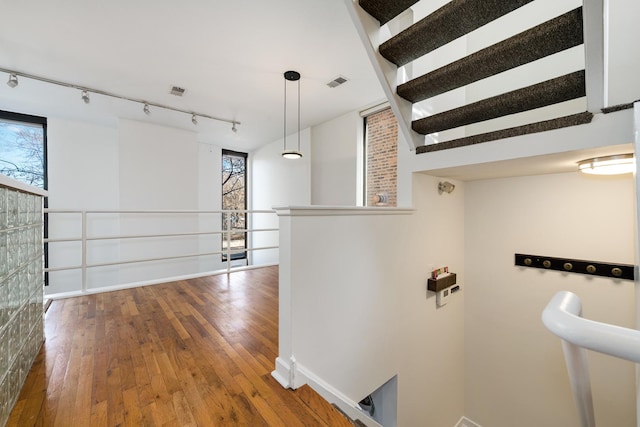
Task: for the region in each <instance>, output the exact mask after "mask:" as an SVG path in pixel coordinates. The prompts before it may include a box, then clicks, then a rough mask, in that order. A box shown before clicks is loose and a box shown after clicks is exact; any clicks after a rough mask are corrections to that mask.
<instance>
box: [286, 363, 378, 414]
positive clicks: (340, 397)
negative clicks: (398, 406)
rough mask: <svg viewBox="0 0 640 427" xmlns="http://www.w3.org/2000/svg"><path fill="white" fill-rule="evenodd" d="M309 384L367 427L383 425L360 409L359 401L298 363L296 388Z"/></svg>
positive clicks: (323, 396)
mask: <svg viewBox="0 0 640 427" xmlns="http://www.w3.org/2000/svg"><path fill="white" fill-rule="evenodd" d="M305 384H308V385H309V387H311V388H312V389H313V390H315V391H316V393H318V394H319V395H320V396H322V398H324V399H325V400H326V401H327V402H329V403H333V404H335V405H336V406H338V407H339V408H340V410H341V411H342V412H344V413H345V414H347V416H348V417H350V418H351V419H353V420H356V419H360V420H362V421H363V422H364V423H365V424H366V425H367V427H383V426H382V425H381V424H379V423H378V422H376V421H375V420H374V419H372V418H371V417H369V416H368V415H367V414H366V413H365V412H363V411H362V410H360V409H358V403H357V402H355V401H353V400H351V399H350V398H349V397H347V396H346V395H344V394H343V393H342V392H340V391H339V390H337V389H335V388H334V387H333V386H331V385H330V384H328V383H327V382H325V381H324V380H322V379H320V378H319V377H318V376H316V375H315V374H314V373H312V372H311V371H309V370H308V369H306V368H305V367H304V366H301V365H300V364H298V366H297V367H296V374H295V388H298V387H302V386H303V385H305Z"/></svg>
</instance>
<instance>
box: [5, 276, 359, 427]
mask: <svg viewBox="0 0 640 427" xmlns="http://www.w3.org/2000/svg"><path fill="white" fill-rule="evenodd" d="M277 275H278V270H277V268H276V267H269V268H262V269H257V270H249V271H243V272H236V273H232V274H230V275H220V276H211V277H207V278H200V279H192V280H187V281H179V282H173V283H167V284H162V285H155V286H147V287H142V288H135V289H129V290H123V291H116V292H109V293H103V294H97V295H87V296H83V297H77V298H69V299H64V300H57V301H53V303H52V304H51V307H50V308H49V310H48V312H47V315H46V318H45V319H46V320H45V332H46V341H45V344H44V345H43V347H42V349H41V351H40V354H39V355H38V357H37V358H36V361H35V363H34V365H33V367H32V368H31V371H30V372H29V375H28V377H27V380H26V382H25V385H24V387H23V389H22V392H21V394H20V397H19V398H18V401H17V403H16V405H15V406H14V409H13V411H12V413H11V417H10V419H9V422H8V424H7V425H8V426H20V427H26V426H64V427H69V426H82V427H84V426H235V425H243V426H287V427H289V426H351V425H352V424H351V423H350V422H349V421H348V420H347V419H346V418H344V417H343V416H342V415H341V414H340V413H339V412H338V411H336V410H335V409H334V408H333V407H332V406H331V405H329V404H328V403H327V402H326V401H324V400H322V399H321V398H320V397H319V396H318V395H317V394H316V393H315V392H314V391H313V390H311V389H310V388H308V387H306V386H305V387H302V388H300V389H298V390H296V391H295V392H294V391H291V390H285V389H283V388H282V387H281V386H280V385H279V384H278V383H277V382H276V381H275V380H274V379H273V378H272V377H271V375H270V372H271V371H272V370H273V367H274V360H275V358H276V355H277V351H278V295H277V292H278V287H277V283H278V277H277Z"/></svg>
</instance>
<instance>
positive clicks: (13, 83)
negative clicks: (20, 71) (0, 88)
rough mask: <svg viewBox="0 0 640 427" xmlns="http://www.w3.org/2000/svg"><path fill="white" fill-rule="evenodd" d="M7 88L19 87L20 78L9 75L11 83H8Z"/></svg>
mask: <svg viewBox="0 0 640 427" xmlns="http://www.w3.org/2000/svg"><path fill="white" fill-rule="evenodd" d="M7 86H9V87H16V86H18V76H16V75H15V74H9V81H7Z"/></svg>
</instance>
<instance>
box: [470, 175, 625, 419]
mask: <svg viewBox="0 0 640 427" xmlns="http://www.w3.org/2000/svg"><path fill="white" fill-rule="evenodd" d="M465 194H466V196H465V220H464V223H465V277H466V285H467V286H466V295H465V324H464V329H465V365H464V366H465V372H466V381H465V415H466V416H467V417H469V418H470V419H472V420H474V421H475V422H477V423H479V424H480V425H482V426H488V427H507V426H512V425H516V424H517V425H518V426H521V427H529V426H530V427H539V426H570V425H578V419H577V414H576V410H575V406H574V403H573V397H572V394H571V390H570V387H569V381H568V377H567V373H566V367H565V362H564V357H563V353H562V348H561V344H560V340H559V339H558V338H557V337H555V336H554V335H553V334H552V333H551V332H549V331H547V330H546V328H545V327H544V325H543V324H542V321H541V317H540V316H541V313H542V310H543V309H544V307H545V306H546V304H547V303H548V302H549V300H550V299H551V297H552V296H553V295H554V294H555V293H556V292H558V291H560V290H569V291H572V292H574V293H576V294H577V295H578V296H580V298H581V299H582V302H583V315H584V317H585V318H588V319H593V320H596V321H601V322H606V323H611V324H615V325H619V326H624V327H631V328H633V327H634V319H635V307H634V301H635V297H634V285H633V282H630V281H623V280H613V279H609V278H601V277H591V276H584V275H580V274H569V273H562V272H555V271H542V270H538V269H527V268H524V267H516V266H514V254H515V253H528V254H533V255H543V256H544V255H548V256H555V257H568V258H576V259H586V260H594V261H609V262H618V263H626V264H633V263H634V257H635V249H634V240H633V236H634V233H633V230H634V223H635V217H634V212H635V207H634V203H635V201H634V187H633V180H632V178H631V177H630V176H628V175H627V176H619V177H593V176H586V175H582V174H579V173H577V172H576V173H566V174H555V175H541V176H532V177H520V178H505V179H495V180H485V181H475V182H468V183H465ZM589 360H590V371H591V381H592V389H593V397H594V407H595V415H596V424H597V425H603V426H632V425H633V426H635V425H636V424H635V422H636V421H635V386H634V383H635V375H634V365H633V364H632V363H630V362H626V361H622V360H619V359H615V358H612V357H609V356H604V355H601V354H598V353H594V352H590V353H589Z"/></svg>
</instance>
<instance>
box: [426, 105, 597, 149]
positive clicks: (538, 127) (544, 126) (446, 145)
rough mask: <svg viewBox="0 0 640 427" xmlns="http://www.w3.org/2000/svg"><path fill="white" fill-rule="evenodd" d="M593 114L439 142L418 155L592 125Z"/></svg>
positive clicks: (560, 118)
mask: <svg viewBox="0 0 640 427" xmlns="http://www.w3.org/2000/svg"><path fill="white" fill-rule="evenodd" d="M592 119H593V114H592V113H590V112H583V113H578V114H572V115H570V116H564V117H559V118H556V119H551V120H545V121H541V122H536V123H530V124H527V125H522V126H516V127H512V128H508V129H502V130H498V131H494V132H487V133H482V134H479V135H473V136H467V137H464V138H458V139H453V140H450V141H444V142H439V143H437V144H429V145H423V146H420V147H418V148H416V154H422V153H431V152H434V151H441V150H448V149H451V148H459V147H466V146H468V145H474V144H480V143H482V142H488V141H496V140H499V139H505V138H512V137H515V136H521V135H528V134H532V133H539V132H546V131H549V130H554V129H561V128H565V127H570V126H578V125H583V124H587V123H591V120H592Z"/></svg>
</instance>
